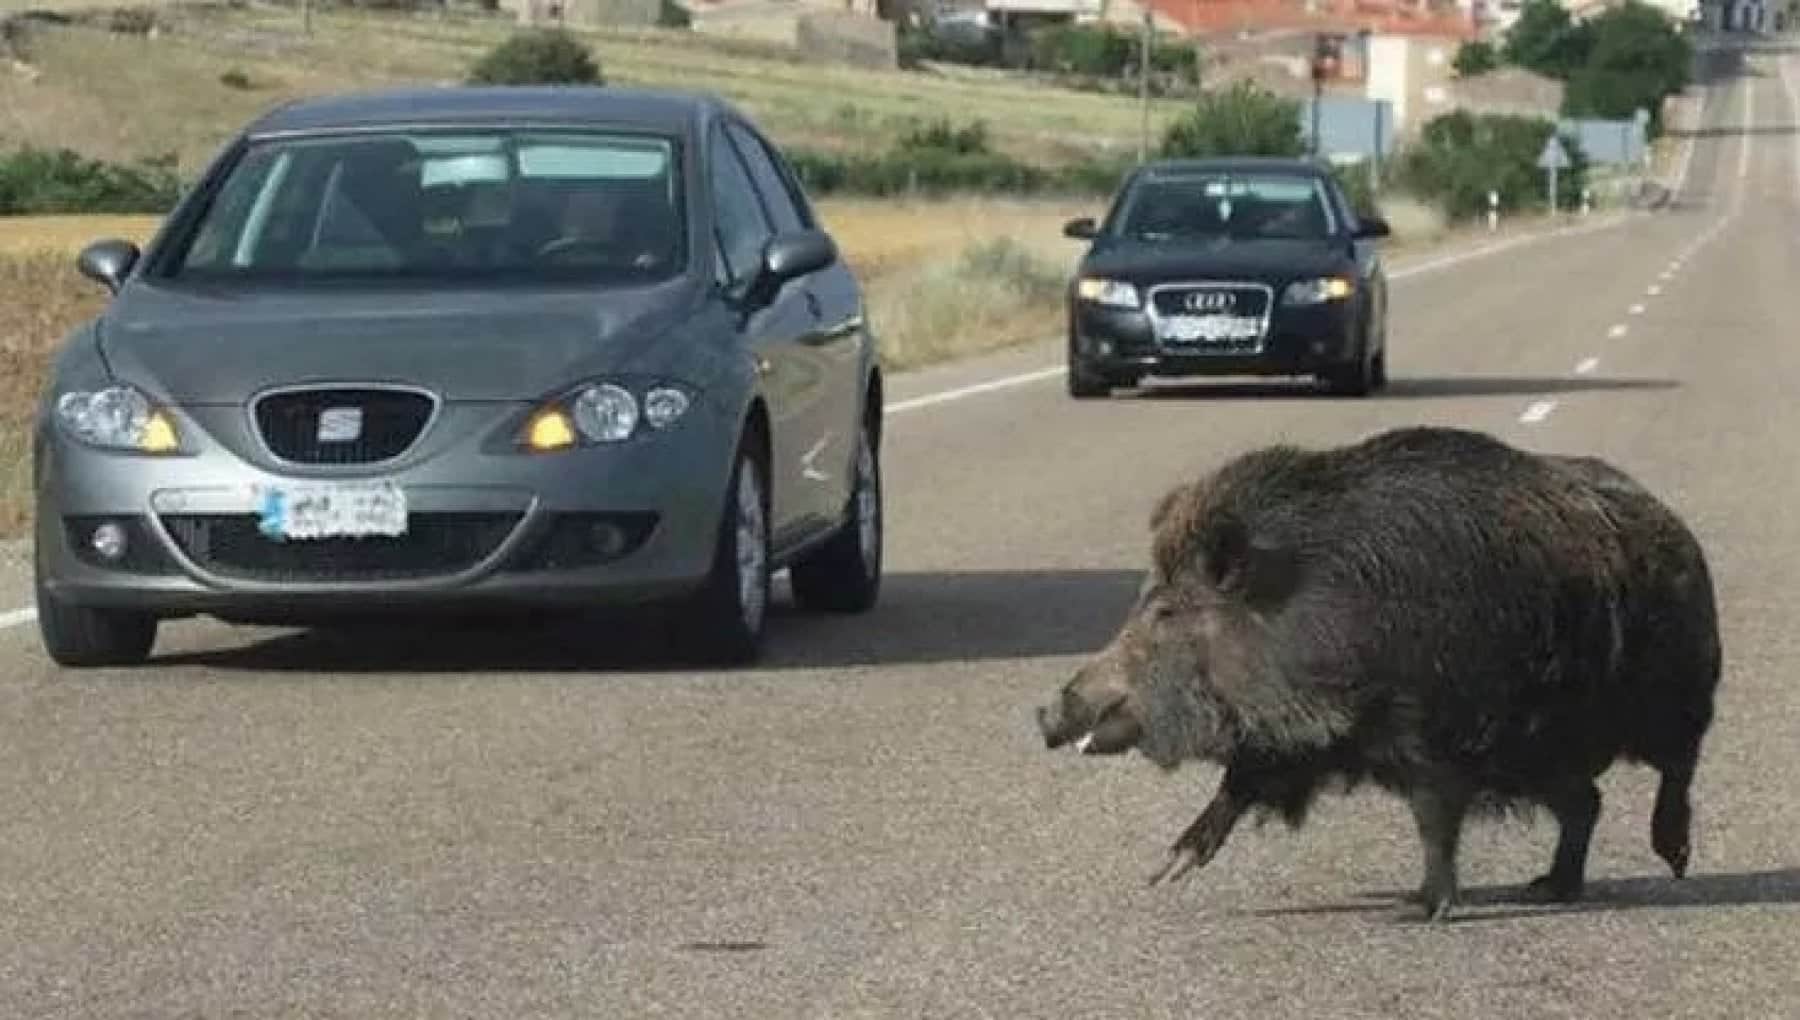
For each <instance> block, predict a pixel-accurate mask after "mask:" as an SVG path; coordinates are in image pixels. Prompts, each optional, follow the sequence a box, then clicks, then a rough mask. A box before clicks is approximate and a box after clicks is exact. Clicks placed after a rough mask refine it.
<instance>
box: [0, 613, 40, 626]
mask: <svg viewBox="0 0 1800 1020" xmlns="http://www.w3.org/2000/svg"><path fill="white" fill-rule="evenodd" d="M36 619H37V610H36V609H14V610H10V611H8V612H4V613H0V630H5V629H6V628H8V627H19V626H23V625H24V624H27V623H31V622H33V621H35V620H36Z"/></svg>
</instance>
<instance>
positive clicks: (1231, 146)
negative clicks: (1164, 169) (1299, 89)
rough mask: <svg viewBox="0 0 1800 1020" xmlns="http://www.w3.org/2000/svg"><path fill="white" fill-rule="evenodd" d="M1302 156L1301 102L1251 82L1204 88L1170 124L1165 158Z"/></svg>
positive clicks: (1303, 147) (1166, 135)
mask: <svg viewBox="0 0 1800 1020" xmlns="http://www.w3.org/2000/svg"><path fill="white" fill-rule="evenodd" d="M1305 152H1306V141H1305V138H1304V136H1303V135H1302V134H1301V131H1300V104H1299V103H1296V102H1294V101H1293V100H1291V99H1283V98H1281V97H1280V96H1278V95H1276V94H1275V93H1273V92H1270V91H1269V90H1267V89H1264V88H1262V87H1260V86H1258V85H1256V84H1255V83H1253V82H1250V81H1244V80H1240V81H1238V82H1236V83H1234V84H1233V85H1232V86H1231V87H1230V88H1227V89H1223V90H1208V91H1207V92H1205V93H1204V94H1203V95H1201V97H1200V101H1199V103H1198V105H1196V107H1195V108H1194V109H1193V110H1191V111H1189V112H1188V113H1186V114H1184V115H1183V116H1182V117H1181V118H1180V119H1178V120H1177V121H1175V123H1173V124H1171V125H1169V129H1168V131H1167V133H1165V134H1164V136H1163V143H1162V154H1163V155H1164V156H1166V157H1172V158H1178V157H1202V156H1299V155H1301V154H1303V153H1305Z"/></svg>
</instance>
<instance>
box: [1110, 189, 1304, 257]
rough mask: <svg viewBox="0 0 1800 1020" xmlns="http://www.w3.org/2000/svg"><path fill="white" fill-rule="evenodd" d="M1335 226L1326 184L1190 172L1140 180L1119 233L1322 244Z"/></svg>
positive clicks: (1154, 237) (1123, 212) (1120, 219)
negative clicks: (1300, 241)
mask: <svg viewBox="0 0 1800 1020" xmlns="http://www.w3.org/2000/svg"><path fill="white" fill-rule="evenodd" d="M1335 228H1336V223H1335V220H1334V218H1333V217H1332V214H1331V205H1330V202H1329V201H1328V200H1327V198H1326V194H1325V187H1324V183H1323V182H1322V181H1320V180H1319V179H1318V178H1316V177H1312V176H1310V175H1302V174H1279V173H1269V174H1254V173H1251V174H1226V173H1188V174H1175V175H1165V176H1157V177H1152V178H1148V179H1146V180H1144V181H1141V182H1140V183H1139V184H1138V185H1137V187H1136V188H1134V189H1133V190H1132V192H1131V195H1130V196H1129V198H1128V199H1127V201H1126V204H1125V207H1124V208H1123V209H1122V210H1121V211H1120V214H1119V217H1118V226H1117V228H1116V229H1115V233H1117V234H1118V235H1119V236H1121V237H1125V238H1128V239H1131V240H1134V241H1152V242H1156V241H1184V240H1194V239H1200V238H1207V239H1211V238H1231V239H1242V240H1254V239H1264V240H1267V239H1291V240H1323V239H1326V238H1328V237H1330V236H1331V235H1332V234H1333V233H1334V232H1335Z"/></svg>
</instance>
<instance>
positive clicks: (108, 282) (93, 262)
mask: <svg viewBox="0 0 1800 1020" xmlns="http://www.w3.org/2000/svg"><path fill="white" fill-rule="evenodd" d="M138 255H139V252H138V246H137V245H135V244H133V243H131V242H130V241H122V240H119V239H118V238H108V239H107V240H104V241H95V242H94V243H93V244H90V245H88V246H87V247H86V248H83V249H82V250H81V255H80V256H79V257H78V258H76V260H75V265H76V268H78V269H80V270H81V275H83V276H85V277H87V278H88V279H90V280H93V281H94V282H95V283H98V284H101V285H103V286H104V287H106V289H107V290H110V291H112V292H113V293H115V294H117V293H118V292H119V288H120V287H121V286H123V285H124V283H125V277H126V276H128V275H130V273H131V268H132V267H133V266H135V265H137V260H138Z"/></svg>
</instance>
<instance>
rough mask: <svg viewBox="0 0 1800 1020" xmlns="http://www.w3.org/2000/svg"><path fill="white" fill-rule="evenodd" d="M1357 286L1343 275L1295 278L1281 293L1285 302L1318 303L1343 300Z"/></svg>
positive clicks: (1291, 303) (1290, 303)
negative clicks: (1313, 278) (1311, 278)
mask: <svg viewBox="0 0 1800 1020" xmlns="http://www.w3.org/2000/svg"><path fill="white" fill-rule="evenodd" d="M1354 289H1355V288H1354V287H1353V286H1352V285H1351V283H1350V281H1349V280H1348V279H1346V278H1344V277H1342V276H1325V277H1321V278H1319V279H1317V280H1295V281H1294V282H1293V283H1290V284H1288V286H1287V290H1285V291H1283V292H1282V294H1281V301H1282V303H1283V304H1289V305H1317V304H1323V303H1324V302H1326V301H1342V300H1343V299H1344V298H1347V297H1349V296H1350V292H1351V291H1352V290H1354Z"/></svg>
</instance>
